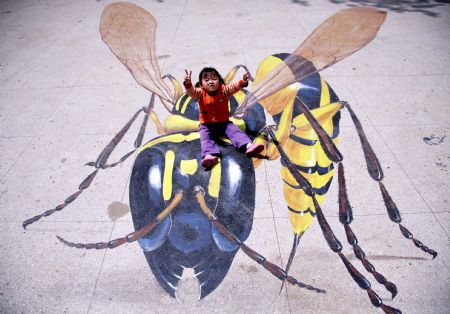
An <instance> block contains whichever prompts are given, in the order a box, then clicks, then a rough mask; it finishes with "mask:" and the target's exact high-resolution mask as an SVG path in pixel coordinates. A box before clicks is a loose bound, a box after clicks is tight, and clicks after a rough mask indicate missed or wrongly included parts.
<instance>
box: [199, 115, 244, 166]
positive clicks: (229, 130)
mask: <svg viewBox="0 0 450 314" xmlns="http://www.w3.org/2000/svg"><path fill="white" fill-rule="evenodd" d="M199 133H200V145H201V148H202V159H203V158H205V156H206V155H214V156H220V149H219V146H218V145H217V143H216V142H215V139H217V138H219V137H221V136H226V137H228V138H229V139H230V141H231V143H232V144H233V146H234V147H236V148H238V149H239V148H241V147H242V146H244V145H247V144H248V143H251V140H250V138H249V137H248V136H247V134H245V133H244V132H242V131H241V129H239V128H238V127H237V126H236V125H235V124H234V123H233V122H231V121H227V122H223V123H205V124H202V123H200V129H199Z"/></svg>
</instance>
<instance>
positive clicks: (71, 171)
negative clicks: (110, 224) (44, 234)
mask: <svg viewBox="0 0 450 314" xmlns="http://www.w3.org/2000/svg"><path fill="white" fill-rule="evenodd" d="M109 139H110V137H109V136H108V137H106V138H105V137H104V136H103V137H101V136H71V137H70V138H66V137H60V136H54V137H44V138H40V139H39V138H38V139H36V140H34V141H33V142H32V143H31V144H30V145H29V147H28V148H27V149H26V150H25V152H24V153H23V154H22V156H21V158H20V159H19V160H18V161H17V162H16V165H15V166H14V167H13V168H12V169H11V171H10V172H9V173H8V176H7V178H6V179H5V185H6V186H7V187H8V188H7V190H6V192H5V193H4V194H3V195H2V197H1V198H0V204H1V206H0V208H1V212H2V215H1V218H0V219H1V220H6V221H23V220H25V219H28V218H31V217H33V216H35V215H38V214H41V213H43V212H44V211H46V210H49V209H53V208H55V206H57V205H58V204H61V203H63V202H64V200H65V199H66V198H67V197H68V196H69V195H72V194H73V193H75V192H77V191H78V186H79V184H80V183H81V182H82V181H83V180H84V178H86V177H87V176H88V175H89V174H90V173H92V172H93V171H94V169H93V167H86V166H83V165H84V164H85V163H86V162H89V161H93V160H95V158H97V155H98V154H99V152H100V149H103V147H104V145H106V142H107V141H109ZM120 153H121V154H122V155H123V154H124V153H125V152H124V151H119V152H118V153H117V154H114V155H112V156H111V161H115V160H118V159H119V158H120V156H121V154H120ZM128 173H129V168H128V167H125V166H124V167H121V166H118V167H115V168H112V169H106V170H103V171H100V172H99V173H98V174H97V176H96V178H95V179H94V181H93V183H92V184H91V186H90V187H89V188H88V189H87V190H85V191H84V192H83V193H82V194H81V195H80V196H79V198H78V199H77V200H76V201H75V202H74V203H73V204H70V205H69V206H68V207H66V208H64V210H62V212H60V213H56V214H54V215H53V216H49V217H46V218H45V219H43V220H49V221H55V220H59V221H61V220H63V221H70V220H77V221H100V220H109V219H108V218H107V208H108V206H109V205H110V204H111V203H113V202H115V201H120V200H121V199H122V198H123V193H124V188H125V185H126V179H127V176H128Z"/></svg>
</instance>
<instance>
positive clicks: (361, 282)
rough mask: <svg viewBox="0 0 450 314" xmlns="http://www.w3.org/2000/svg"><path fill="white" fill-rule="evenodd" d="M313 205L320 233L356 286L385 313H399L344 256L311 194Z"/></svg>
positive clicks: (339, 244)
mask: <svg viewBox="0 0 450 314" xmlns="http://www.w3.org/2000/svg"><path fill="white" fill-rule="evenodd" d="M312 199H313V203H314V207H315V209H316V214H317V219H318V221H319V225H320V228H321V229H322V233H323V235H324V237H325V240H326V241H327V243H328V246H329V247H330V248H331V250H332V251H333V252H335V253H337V254H338V255H339V257H340V258H341V260H342V262H343V263H344V265H345V268H347V271H348V272H349V273H350V275H351V276H352V278H353V280H354V281H355V282H356V283H357V284H358V286H359V287H360V288H361V289H364V290H366V291H367V294H368V296H369V299H370V302H372V304H373V305H374V306H375V307H381V309H382V310H383V311H384V312H385V313H401V311H400V310H398V309H395V308H393V307H390V306H388V305H386V304H383V300H381V298H380V297H379V296H378V294H376V292H375V291H373V290H372V288H371V285H370V282H369V280H367V278H366V277H364V276H363V275H362V274H361V273H360V272H359V271H358V270H357V269H356V268H355V267H354V266H353V265H352V264H351V263H350V261H349V260H348V259H347V258H346V257H345V255H344V254H342V252H341V251H342V245H341V242H339V240H338V239H337V238H336V236H335V235H334V233H333V230H331V227H330V225H329V224H328V222H327V220H326V219H325V216H324V214H323V212H322V209H321V208H320V206H319V203H318V202H317V200H316V197H315V196H314V195H313V197H312Z"/></svg>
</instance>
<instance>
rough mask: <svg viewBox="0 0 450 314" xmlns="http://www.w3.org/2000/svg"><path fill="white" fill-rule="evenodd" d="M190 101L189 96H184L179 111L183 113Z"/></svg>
mask: <svg viewBox="0 0 450 314" xmlns="http://www.w3.org/2000/svg"><path fill="white" fill-rule="evenodd" d="M190 101H191V97H190V96H189V97H188V98H186V101H185V102H184V104H183V108H181V113H184V112H185V111H186V108H187V105H188V104H189V102H190Z"/></svg>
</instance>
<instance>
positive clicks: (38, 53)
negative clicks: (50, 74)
mask: <svg viewBox="0 0 450 314" xmlns="http://www.w3.org/2000/svg"><path fill="white" fill-rule="evenodd" d="M83 19H85V17H84V18H82V19H81V20H80V21H76V22H75V23H73V24H72V25H71V26H69V27H68V28H67V29H65V30H64V31H62V32H61V34H60V35H59V36H58V37H56V38H55V39H54V40H53V41H52V42H50V43H49V44H48V45H47V46H45V47H44V48H42V50H41V51H39V52H37V53H36V55H34V56H33V57H30V58H29V59H28V61H29V62H32V61H34V60H36V59H37V58H38V57H39V56H41V55H42V54H43V53H44V52H45V51H47V49H48V48H50V47H51V46H52V45H53V44H54V43H55V42H57V41H58V40H60V39H61V38H62V37H64V36H65V35H66V34H67V33H68V32H70V30H72V29H73V28H74V27H76V26H77V25H78V24H79V23H80V22H81V21H82V20H83ZM29 62H23V66H22V67H20V68H19V69H18V70H17V71H15V72H13V73H12V74H10V75H9V76H8V77H7V78H6V79H5V80H4V81H3V83H6V82H8V81H10V80H11V79H12V78H14V77H15V76H16V75H17V74H18V73H19V74H20V73H21V72H22V70H23V69H24V68H26V67H27V66H28V65H29Z"/></svg>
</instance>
